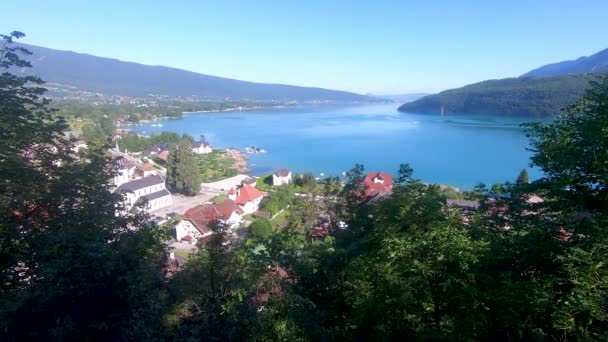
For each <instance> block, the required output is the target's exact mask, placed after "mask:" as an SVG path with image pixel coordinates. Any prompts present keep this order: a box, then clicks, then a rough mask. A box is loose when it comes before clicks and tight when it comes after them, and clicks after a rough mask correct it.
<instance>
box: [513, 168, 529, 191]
mask: <svg viewBox="0 0 608 342" xmlns="http://www.w3.org/2000/svg"><path fill="white" fill-rule="evenodd" d="M515 184H516V185H517V186H518V187H522V186H526V185H528V184H530V178H529V177H528V170H526V169H523V170H521V172H520V173H519V176H517V180H516V181H515Z"/></svg>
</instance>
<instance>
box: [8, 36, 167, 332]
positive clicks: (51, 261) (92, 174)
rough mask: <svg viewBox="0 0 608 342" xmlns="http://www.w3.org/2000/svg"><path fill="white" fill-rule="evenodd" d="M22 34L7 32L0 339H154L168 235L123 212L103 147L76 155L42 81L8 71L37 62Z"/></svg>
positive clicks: (141, 218) (158, 315)
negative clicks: (82, 158) (21, 42)
mask: <svg viewBox="0 0 608 342" xmlns="http://www.w3.org/2000/svg"><path fill="white" fill-rule="evenodd" d="M22 36H23V34H21V33H18V32H13V33H12V34H10V35H0V38H1V40H2V42H0V68H2V69H3V72H2V74H0V121H1V122H2V129H0V160H2V162H1V163H0V173H1V174H2V182H1V183H0V212H1V213H2V214H0V303H1V304H0V339H1V340H6V341H18V340H66V339H76V340H87V339H91V338H96V339H102V340H121V339H129V340H148V339H152V338H153V337H154V336H156V335H155V334H156V328H155V326H156V325H157V323H158V320H159V319H160V316H161V312H160V309H161V307H162V305H163V296H162V295H161V293H162V291H163V283H164V279H163V278H164V272H163V269H162V265H163V261H164V257H165V256H166V250H165V247H164V245H163V244H162V243H161V241H163V240H165V239H166V235H165V234H164V233H163V232H162V231H160V230H159V229H158V228H157V227H156V226H154V225H152V224H150V223H149V222H148V220H147V218H146V217H145V216H143V215H138V216H130V215H129V216H122V215H116V208H117V207H119V206H120V203H121V201H120V199H119V198H118V195H115V194H112V193H111V192H110V191H109V190H108V189H109V187H108V185H109V181H110V178H111V175H108V174H107V173H106V172H104V170H106V169H107V168H108V166H109V161H108V160H106V159H105V158H104V157H103V151H102V150H100V149H99V148H93V149H92V151H91V152H90V153H89V154H87V155H86V159H87V162H77V161H75V160H72V159H71V158H70V157H69V155H70V144H69V143H68V142H67V141H66V140H65V139H64V138H63V131H65V130H66V129H67V125H66V122H65V121H64V120H63V119H62V118H61V117H60V116H57V115H56V113H55V111H54V110H52V109H50V108H49V106H48V103H49V102H48V100H46V99H44V97H43V95H44V93H45V89H43V88H41V87H40V85H41V84H42V81H41V80H39V79H38V78H35V77H18V76H15V75H12V74H10V73H9V72H8V71H10V70H11V68H13V67H19V68H25V67H29V63H28V62H26V61H23V60H22V59H21V55H24V54H25V55H27V54H29V53H28V52H27V50H25V49H24V48H20V47H15V46H13V44H12V40H13V39H14V38H19V37H22ZM100 129H101V130H103V127H102V126H100Z"/></svg>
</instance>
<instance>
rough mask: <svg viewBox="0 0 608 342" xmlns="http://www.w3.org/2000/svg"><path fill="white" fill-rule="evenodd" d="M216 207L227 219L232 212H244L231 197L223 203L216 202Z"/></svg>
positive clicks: (240, 213)
mask: <svg viewBox="0 0 608 342" xmlns="http://www.w3.org/2000/svg"><path fill="white" fill-rule="evenodd" d="M215 208H216V209H217V211H219V213H220V214H221V216H222V217H224V218H225V219H227V218H229V217H230V216H231V215H232V213H233V212H235V211H236V212H237V214H239V215H242V214H243V210H242V209H241V208H239V206H238V205H236V202H234V201H233V200H231V199H227V200H225V201H224V202H222V203H218V204H216V205H215Z"/></svg>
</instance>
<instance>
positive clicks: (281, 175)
mask: <svg viewBox="0 0 608 342" xmlns="http://www.w3.org/2000/svg"><path fill="white" fill-rule="evenodd" d="M289 183H291V171H289V170H288V169H279V170H277V171H275V172H274V173H273V174H272V185H274V186H278V185H283V184H289Z"/></svg>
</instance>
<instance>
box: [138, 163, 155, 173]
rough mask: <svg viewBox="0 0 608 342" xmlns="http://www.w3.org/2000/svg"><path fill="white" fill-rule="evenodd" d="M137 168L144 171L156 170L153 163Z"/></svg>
mask: <svg viewBox="0 0 608 342" xmlns="http://www.w3.org/2000/svg"><path fill="white" fill-rule="evenodd" d="M137 168H138V169H140V170H142V171H154V170H155V169H154V165H152V163H145V164H142V165H138V166H137Z"/></svg>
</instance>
